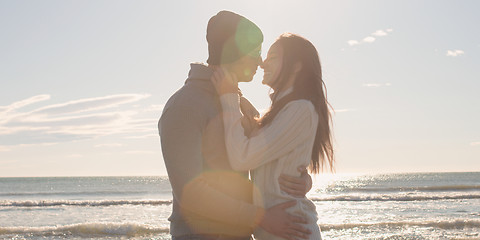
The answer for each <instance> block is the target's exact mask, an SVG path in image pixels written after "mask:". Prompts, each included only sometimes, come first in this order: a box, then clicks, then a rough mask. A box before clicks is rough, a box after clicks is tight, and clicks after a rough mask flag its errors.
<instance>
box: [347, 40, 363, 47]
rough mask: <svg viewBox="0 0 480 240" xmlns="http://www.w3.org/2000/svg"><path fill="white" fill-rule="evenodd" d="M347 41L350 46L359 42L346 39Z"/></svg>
mask: <svg viewBox="0 0 480 240" xmlns="http://www.w3.org/2000/svg"><path fill="white" fill-rule="evenodd" d="M347 43H348V45H350V46H355V45H358V44H360V43H359V42H358V41H357V40H349V41H347Z"/></svg>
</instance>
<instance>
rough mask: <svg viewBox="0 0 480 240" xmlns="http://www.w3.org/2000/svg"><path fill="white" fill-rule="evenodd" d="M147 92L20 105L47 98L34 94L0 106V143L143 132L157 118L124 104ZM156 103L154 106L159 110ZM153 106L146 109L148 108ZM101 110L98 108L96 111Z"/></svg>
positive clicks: (150, 131) (137, 133)
mask: <svg viewBox="0 0 480 240" xmlns="http://www.w3.org/2000/svg"><path fill="white" fill-rule="evenodd" d="M149 96H150V95H148V94H118V95H108V96H104V97H97V98H85V99H79V100H74V101H69V102H65V103H60V104H53V105H47V106H41V107H39V108H37V109H34V110H32V111H27V112H25V111H21V110H22V109H21V108H22V107H24V106H27V105H30V104H33V103H37V102H40V101H44V100H47V99H50V95H38V96H33V97H31V98H27V99H25V100H22V101H18V102H14V103H12V104H10V105H8V106H3V107H2V108H1V110H0V111H1V113H0V114H3V115H2V118H1V120H0V146H15V145H25V144H27V145H35V144H45V143H59V142H70V141H78V140H85V139H92V138H96V137H100V136H106V135H112V134H127V135H129V134H130V135H131V134H135V135H139V134H147V133H152V132H153V131H155V129H156V123H157V121H158V119H152V118H143V117H139V114H140V112H144V111H142V110H138V109H135V108H134V107H132V106H130V105H128V103H134V102H137V101H140V100H142V99H144V98H147V97H149ZM159 106H160V105H155V109H157V110H158V109H159ZM152 108H153V107H150V108H147V109H152ZM100 110H101V111H100Z"/></svg>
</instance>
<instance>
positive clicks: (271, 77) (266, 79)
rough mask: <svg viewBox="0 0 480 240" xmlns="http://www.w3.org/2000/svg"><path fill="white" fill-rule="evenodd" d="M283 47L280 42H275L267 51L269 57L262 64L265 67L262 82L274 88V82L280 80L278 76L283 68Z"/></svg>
mask: <svg viewBox="0 0 480 240" xmlns="http://www.w3.org/2000/svg"><path fill="white" fill-rule="evenodd" d="M282 63H283V49H282V48H281V47H280V46H279V45H278V44H273V45H272V46H271V47H270V49H269V50H268V53H267V58H266V59H265V61H264V62H263V64H262V65H261V67H262V68H263V72H264V74H263V81H262V83H263V84H265V85H268V86H270V87H272V88H273V85H274V84H273V83H275V81H278V77H279V75H280V72H281V70H282Z"/></svg>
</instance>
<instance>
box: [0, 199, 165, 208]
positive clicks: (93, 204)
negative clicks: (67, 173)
mask: <svg viewBox="0 0 480 240" xmlns="http://www.w3.org/2000/svg"><path fill="white" fill-rule="evenodd" d="M171 203H172V201H171V200H86V201H82V200H38V201H9V200H7V201H0V207H53V206H85V207H96V206H115V205H168V204H171Z"/></svg>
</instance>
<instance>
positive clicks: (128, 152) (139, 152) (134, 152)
mask: <svg viewBox="0 0 480 240" xmlns="http://www.w3.org/2000/svg"><path fill="white" fill-rule="evenodd" d="M155 153H157V152H154V151H126V152H125V154H155Z"/></svg>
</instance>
